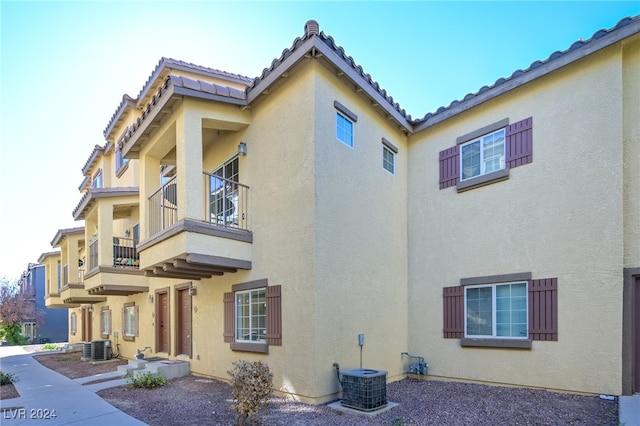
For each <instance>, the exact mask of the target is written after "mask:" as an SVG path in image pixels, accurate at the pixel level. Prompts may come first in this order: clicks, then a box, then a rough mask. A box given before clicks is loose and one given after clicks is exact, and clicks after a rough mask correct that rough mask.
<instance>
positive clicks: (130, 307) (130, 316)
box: [122, 303, 138, 340]
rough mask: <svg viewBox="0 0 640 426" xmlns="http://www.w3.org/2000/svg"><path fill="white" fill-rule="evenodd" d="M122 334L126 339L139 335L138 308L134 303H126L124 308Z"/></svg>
mask: <svg viewBox="0 0 640 426" xmlns="http://www.w3.org/2000/svg"><path fill="white" fill-rule="evenodd" d="M122 334H123V338H124V339H125V340H133V339H134V338H135V337H136V336H137V335H138V309H137V306H135V304H134V303H125V305H124V308H123V309H122Z"/></svg>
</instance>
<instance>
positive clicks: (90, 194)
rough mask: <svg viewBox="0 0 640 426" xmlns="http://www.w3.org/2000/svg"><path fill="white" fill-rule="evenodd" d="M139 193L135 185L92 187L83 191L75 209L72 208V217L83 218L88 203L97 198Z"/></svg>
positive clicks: (75, 218)
mask: <svg viewBox="0 0 640 426" xmlns="http://www.w3.org/2000/svg"><path fill="white" fill-rule="evenodd" d="M139 194H140V190H139V189H138V188H137V187H127V188H117V187H115V188H92V189H90V190H88V191H87V192H85V194H84V196H83V197H82V199H81V200H80V202H79V203H78V205H77V206H76V208H75V209H73V219H74V220H81V219H84V215H85V214H86V213H85V210H86V208H87V207H88V206H89V204H90V203H91V202H92V201H94V200H99V199H101V198H110V197H127V196H136V197H137V196H138V195H139Z"/></svg>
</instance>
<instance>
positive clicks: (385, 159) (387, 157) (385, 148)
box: [382, 138, 398, 175]
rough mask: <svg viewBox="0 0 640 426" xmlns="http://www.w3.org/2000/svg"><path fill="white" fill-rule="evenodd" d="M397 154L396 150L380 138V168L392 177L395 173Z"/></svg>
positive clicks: (384, 139)
mask: <svg viewBox="0 0 640 426" xmlns="http://www.w3.org/2000/svg"><path fill="white" fill-rule="evenodd" d="M397 153H398V148H397V147H396V146H395V145H394V144H392V143H391V142H389V141H388V140H387V139H386V138H382V167H383V168H384V169H385V170H386V171H388V172H389V173H391V174H392V175H393V174H395V172H396V154H397Z"/></svg>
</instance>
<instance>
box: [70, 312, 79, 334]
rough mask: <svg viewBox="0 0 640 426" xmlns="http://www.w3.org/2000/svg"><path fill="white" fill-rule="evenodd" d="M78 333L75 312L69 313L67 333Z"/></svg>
mask: <svg viewBox="0 0 640 426" xmlns="http://www.w3.org/2000/svg"><path fill="white" fill-rule="evenodd" d="M77 332H78V316H77V315H76V313H75V312H71V320H70V321H69V333H71V334H76V333H77Z"/></svg>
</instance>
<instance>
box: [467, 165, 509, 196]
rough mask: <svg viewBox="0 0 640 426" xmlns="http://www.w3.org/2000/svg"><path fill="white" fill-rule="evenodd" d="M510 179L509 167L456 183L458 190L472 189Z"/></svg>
mask: <svg viewBox="0 0 640 426" xmlns="http://www.w3.org/2000/svg"><path fill="white" fill-rule="evenodd" d="M507 179H509V169H502V170H498V171H497V172H493V173H488V174H486V175H482V176H478V177H476V178H473V179H468V180H465V181H460V182H458V184H457V185H456V189H457V190H458V192H464V191H468V190H470V189H475V188H480V187H481V186H485V185H491V184H492V183H496V182H501V181H503V180H507Z"/></svg>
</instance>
